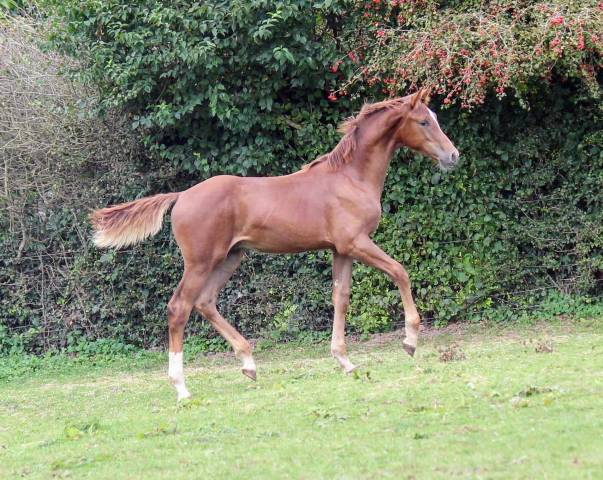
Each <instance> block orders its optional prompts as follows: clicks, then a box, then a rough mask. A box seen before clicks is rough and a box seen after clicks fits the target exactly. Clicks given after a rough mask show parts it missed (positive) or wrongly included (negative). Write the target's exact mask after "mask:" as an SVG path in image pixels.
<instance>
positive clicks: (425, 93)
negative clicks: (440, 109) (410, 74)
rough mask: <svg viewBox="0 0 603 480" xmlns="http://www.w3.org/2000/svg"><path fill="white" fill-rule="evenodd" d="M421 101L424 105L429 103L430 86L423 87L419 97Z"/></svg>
mask: <svg viewBox="0 0 603 480" xmlns="http://www.w3.org/2000/svg"><path fill="white" fill-rule="evenodd" d="M421 101H422V102H423V103H424V104H425V105H429V102H430V101H431V87H427V88H424V89H423V96H422V97H421Z"/></svg>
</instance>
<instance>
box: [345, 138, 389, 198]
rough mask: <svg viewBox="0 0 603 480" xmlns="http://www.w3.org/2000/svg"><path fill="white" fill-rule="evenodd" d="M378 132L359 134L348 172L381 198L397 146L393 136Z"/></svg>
mask: <svg viewBox="0 0 603 480" xmlns="http://www.w3.org/2000/svg"><path fill="white" fill-rule="evenodd" d="M376 131H378V130H377V129H375V128H373V129H368V131H366V132H363V131H362V130H360V131H359V132H358V139H357V146H356V149H355V150H354V153H353V157H352V161H351V162H350V163H349V164H348V165H347V170H348V173H350V174H352V175H353V176H354V177H355V178H356V179H357V180H359V181H361V182H362V183H365V184H366V185H367V187H368V188H370V189H371V190H372V191H374V192H375V194H376V195H377V196H378V197H379V198H380V197H381V193H382V192H383V185H384V184H385V177H386V176H387V169H388V168H389V164H390V161H391V159H392V156H393V155H394V152H395V151H396V148H397V144H396V142H395V141H394V140H393V138H392V135H391V134H385V135H383V134H378V133H375V132H376Z"/></svg>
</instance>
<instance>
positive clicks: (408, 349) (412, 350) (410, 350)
mask: <svg viewBox="0 0 603 480" xmlns="http://www.w3.org/2000/svg"><path fill="white" fill-rule="evenodd" d="M402 348H403V349H404V351H405V352H406V353H408V354H409V355H410V356H411V357H414V356H415V350H416V349H417V347H413V346H412V345H407V344H406V343H402Z"/></svg>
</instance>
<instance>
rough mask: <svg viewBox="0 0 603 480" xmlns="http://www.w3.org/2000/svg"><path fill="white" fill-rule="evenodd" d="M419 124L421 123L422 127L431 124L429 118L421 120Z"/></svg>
mask: <svg viewBox="0 0 603 480" xmlns="http://www.w3.org/2000/svg"><path fill="white" fill-rule="evenodd" d="M419 125H421V126H422V127H426V126H427V125H429V121H428V120H422V121H420V122H419Z"/></svg>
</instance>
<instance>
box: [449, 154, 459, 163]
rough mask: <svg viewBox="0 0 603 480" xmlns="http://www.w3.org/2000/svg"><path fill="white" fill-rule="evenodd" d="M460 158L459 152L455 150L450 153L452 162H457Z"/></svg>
mask: <svg viewBox="0 0 603 480" xmlns="http://www.w3.org/2000/svg"><path fill="white" fill-rule="evenodd" d="M458 160H459V152H453V153H451V154H450V162H451V163H456V162H458Z"/></svg>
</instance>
